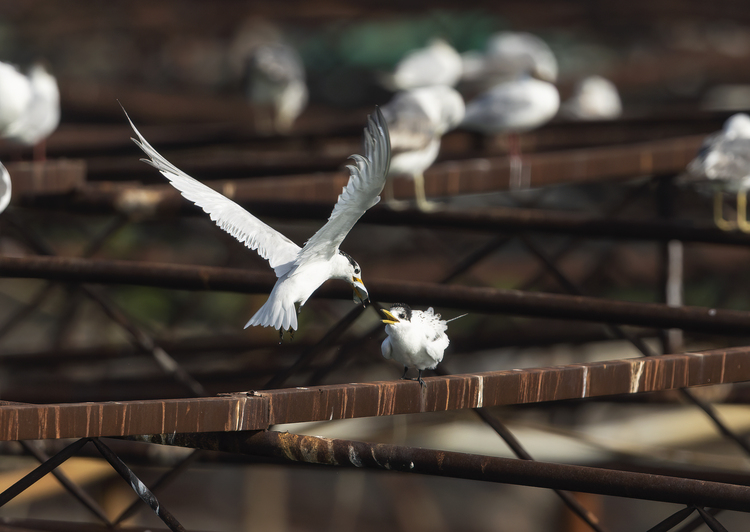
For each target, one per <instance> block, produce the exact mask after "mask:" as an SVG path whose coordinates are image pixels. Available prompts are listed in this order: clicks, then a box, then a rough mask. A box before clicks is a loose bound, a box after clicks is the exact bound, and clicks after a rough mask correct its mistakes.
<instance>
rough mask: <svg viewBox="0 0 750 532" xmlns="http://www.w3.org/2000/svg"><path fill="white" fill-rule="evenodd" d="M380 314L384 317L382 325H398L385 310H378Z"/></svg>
mask: <svg viewBox="0 0 750 532" xmlns="http://www.w3.org/2000/svg"><path fill="white" fill-rule="evenodd" d="M380 313H381V314H382V315H383V316H385V319H383V320H382V322H383V323H385V324H393V323H398V318H397V317H396V316H394V315H393V314H391V313H390V312H388V311H387V310H385V309H384V308H381V309H380Z"/></svg>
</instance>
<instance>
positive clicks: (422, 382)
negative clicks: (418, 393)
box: [417, 369, 425, 387]
mask: <svg viewBox="0 0 750 532" xmlns="http://www.w3.org/2000/svg"><path fill="white" fill-rule="evenodd" d="M422 371H423V370H421V369H420V370H419V375H417V382H418V383H419V386H420V387H424V385H425V384H424V381H423V380H422Z"/></svg>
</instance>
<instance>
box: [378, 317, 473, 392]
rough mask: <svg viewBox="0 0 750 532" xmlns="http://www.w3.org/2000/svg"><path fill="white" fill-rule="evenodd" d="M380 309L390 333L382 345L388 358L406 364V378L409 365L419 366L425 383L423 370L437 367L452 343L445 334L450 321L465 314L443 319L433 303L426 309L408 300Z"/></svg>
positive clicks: (386, 331)
mask: <svg viewBox="0 0 750 532" xmlns="http://www.w3.org/2000/svg"><path fill="white" fill-rule="evenodd" d="M380 312H381V314H383V320H382V321H383V323H385V324H386V326H385V333H386V334H387V335H388V336H387V337H386V339H385V340H383V343H382V344H381V345H380V351H381V353H382V354H383V356H384V357H385V358H387V359H393V360H395V361H397V362H400V363H401V364H403V366H404V374H403V375H401V378H402V379H403V378H405V377H406V372H407V371H409V368H411V367H414V368H417V370H419V375H418V376H417V381H419V384H420V385H422V386H424V381H423V380H422V371H424V370H425V369H435V368H436V367H437V365H438V364H439V363H440V362H441V361H442V360H443V355H444V354H445V349H446V348H447V347H448V344H449V343H450V340H448V335H447V334H445V331H446V330H448V322H450V321H453V320H455V319H458V318H461V317H463V316H458V317H456V318H453V319H450V320H443V319H440V314H435V311H434V310H432V307H430V308H428V309H427V310H425V311H422V310H412V309H411V308H410V307H409V305H407V304H405V303H396V304H394V305H391V309H390V310H385V309H381V310H380ZM464 316H465V314H464Z"/></svg>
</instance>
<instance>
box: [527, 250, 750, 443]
mask: <svg viewBox="0 0 750 532" xmlns="http://www.w3.org/2000/svg"><path fill="white" fill-rule="evenodd" d="M523 241H524V243H525V244H526V246H527V248H528V249H529V250H530V251H531V252H532V253H533V254H534V255H535V256H536V257H537V258H539V259H540V260H541V261H542V263H544V265H545V266H546V267H547V268H548V269H549V270H550V272H551V273H552V274H553V275H554V276H555V278H556V279H557V280H558V281H559V282H560V284H561V285H562V286H563V287H564V288H565V289H566V290H567V291H569V292H571V293H573V294H575V295H582V294H583V290H582V289H581V288H580V287H579V286H577V285H576V284H575V283H574V282H573V281H571V280H570V279H568V277H567V276H566V275H565V274H564V273H563V272H562V271H561V270H560V269H559V268H558V267H557V265H555V263H554V262H552V261H551V260H550V259H549V258H548V257H547V256H546V254H545V253H544V252H543V251H542V250H541V249H539V248H538V247H536V246H535V245H534V244H533V243H532V242H531V241H530V240H529V239H528V238H524V239H523ZM606 326H607V328H609V329H610V330H612V331H613V332H614V334H615V335H617V336H618V337H620V338H623V339H625V340H627V341H629V342H630V343H631V344H633V346H635V347H636V348H637V349H638V350H639V351H640V352H641V353H642V354H643V355H644V356H647V357H653V356H656V355H657V353H655V352H654V351H653V350H652V349H651V348H650V347H649V346H648V345H647V344H646V343H645V342H644V341H643V340H642V339H640V338H638V337H636V336H634V335H632V334H630V333H629V332H627V331H625V330H623V329H622V327H619V326H617V325H612V324H607V325H606ZM680 394H681V395H682V396H683V397H685V398H687V399H688V400H689V401H691V402H692V403H693V404H695V405H696V406H698V408H700V409H701V410H703V411H704V412H705V413H706V414H707V415H708V417H709V418H711V421H713V423H714V425H716V427H717V428H718V429H719V432H721V433H722V434H723V435H724V436H725V437H727V438H729V439H731V440H733V441H734V442H736V443H737V445H739V446H740V447H741V448H742V450H743V451H745V454H747V455H748V456H750V443H749V442H748V441H747V440H746V439H745V438H742V437H741V436H740V435H738V434H736V433H735V432H734V431H732V430H731V429H730V428H729V427H728V426H727V425H726V424H725V423H724V421H723V420H722V419H721V418H720V417H719V414H718V412H716V410H715V409H714V408H713V406H711V404H710V403H708V402H706V401H704V400H702V399H700V398H698V397H696V396H695V395H694V394H693V393H692V392H691V391H690V390H686V389H683V388H681V389H680Z"/></svg>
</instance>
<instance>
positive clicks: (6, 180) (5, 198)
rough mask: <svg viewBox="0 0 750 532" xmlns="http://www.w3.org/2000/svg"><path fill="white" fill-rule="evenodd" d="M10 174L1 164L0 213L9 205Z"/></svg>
mask: <svg viewBox="0 0 750 532" xmlns="http://www.w3.org/2000/svg"><path fill="white" fill-rule="evenodd" d="M10 191H11V187H10V174H9V173H8V170H7V169H6V168H5V165H3V163H0V212H3V211H4V210H5V209H6V207H8V204H9V203H10Z"/></svg>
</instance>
